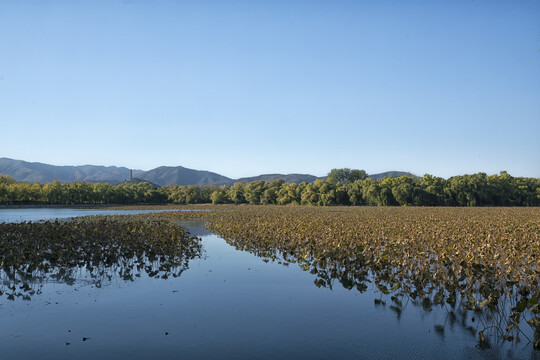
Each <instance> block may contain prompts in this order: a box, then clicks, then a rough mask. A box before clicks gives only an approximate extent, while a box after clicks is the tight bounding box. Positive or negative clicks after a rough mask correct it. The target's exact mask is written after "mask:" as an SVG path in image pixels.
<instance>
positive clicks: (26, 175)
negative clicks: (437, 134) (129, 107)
mask: <svg viewBox="0 0 540 360" xmlns="http://www.w3.org/2000/svg"><path fill="white" fill-rule="evenodd" d="M129 170H130V169H129V168H127V167H118V166H102V165H50V164H45V163H41V162H28V161H24V160H15V159H10V158H6V157H1V158H0V174H6V175H9V176H11V177H12V178H14V179H15V180H16V181H19V182H32V183H33V182H36V181H37V182H38V183H41V184H43V183H50V182H52V181H54V180H58V181H60V182H63V183H64V182H66V183H71V182H74V181H85V182H92V183H95V182H106V183H109V184H111V185H117V184H120V183H123V182H125V181H126V180H129ZM401 175H410V176H414V175H412V174H411V173H408V172H403V171H388V172H384V173H380V174H373V175H370V177H371V178H373V179H380V178H383V177H386V176H401ZM133 177H134V178H137V179H138V180H145V181H148V182H150V183H152V184H156V185H160V186H164V185H198V186H204V185H232V184H234V183H235V182H252V181H257V180H264V181H267V182H269V181H273V180H277V179H283V180H285V182H286V183H292V182H294V183H301V182H303V181H306V182H313V181H315V180H317V179H322V180H324V179H326V176H324V177H317V176H315V175H310V174H296V173H294V174H261V175H258V176H251V177H243V178H239V179H231V178H229V177H226V176H224V175H220V174H218V173H215V172H211V171H206V170H194V169H189V168H186V167H183V166H159V167H157V168H155V169H151V170H148V171H143V170H135V169H134V170H133Z"/></svg>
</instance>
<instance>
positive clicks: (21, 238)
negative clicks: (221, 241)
mask: <svg viewBox="0 0 540 360" xmlns="http://www.w3.org/2000/svg"><path fill="white" fill-rule="evenodd" d="M201 252H202V245H201V244H200V239H199V238H197V237H194V236H190V234H189V233H188V232H186V231H185V230H184V229H183V228H182V227H180V226H178V225H175V224H173V223H171V222H169V221H159V220H157V221H156V220H154V221H144V220H140V218H139V220H136V219H134V218H130V217H126V216H107V217H89V218H77V219H75V220H72V221H54V222H51V221H46V222H39V223H30V222H29V223H17V224H4V223H1V224H0V265H1V266H0V280H1V281H2V283H1V284H0V296H1V295H5V296H6V297H7V298H8V299H10V300H14V299H15V298H16V297H20V298H22V299H24V300H30V297H31V296H32V295H34V294H36V293H39V292H40V290H41V287H42V284H43V283H44V282H51V281H57V282H62V283H66V284H68V285H73V284H75V283H79V282H80V283H85V282H86V283H91V284H94V285H95V286H96V287H101V286H102V285H103V284H106V283H108V282H111V281H116V280H122V281H134V280H135V279H136V278H137V277H140V276H141V275H144V274H146V275H147V276H149V277H153V278H162V279H166V278H168V277H170V276H172V277H178V276H180V275H181V274H182V272H183V271H184V270H186V269H187V268H188V263H189V260H191V259H193V258H195V257H198V256H200V255H201Z"/></svg>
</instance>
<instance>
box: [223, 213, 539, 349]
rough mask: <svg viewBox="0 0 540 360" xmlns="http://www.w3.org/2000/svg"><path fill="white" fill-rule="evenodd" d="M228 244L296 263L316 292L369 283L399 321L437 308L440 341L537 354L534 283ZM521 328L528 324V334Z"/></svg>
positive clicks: (358, 255) (355, 256) (285, 247)
mask: <svg viewBox="0 0 540 360" xmlns="http://www.w3.org/2000/svg"><path fill="white" fill-rule="evenodd" d="M215 224H216V223H214V225H213V226H216V225H215ZM244 226H245V225H244ZM226 241H227V242H228V243H229V244H230V245H232V246H234V247H235V248H236V249H238V250H243V251H248V252H251V253H253V254H255V255H256V256H258V257H261V258H263V261H265V262H269V261H277V262H278V263H280V264H283V265H285V266H288V265H289V264H290V263H297V264H298V265H299V266H300V267H301V268H302V269H303V270H304V271H309V272H310V273H311V274H313V275H315V277H316V279H315V280H314V283H315V285H316V286H317V287H328V288H330V289H332V287H333V286H334V285H335V283H336V281H337V282H338V283H339V284H340V285H341V286H343V287H344V288H345V289H348V290H351V289H356V290H358V291H360V292H365V291H366V290H367V289H368V286H369V284H370V283H371V284H374V285H375V287H376V288H377V290H378V291H379V293H380V294H381V297H380V298H378V299H375V305H376V306H387V303H388V308H389V309H390V310H392V311H393V312H394V313H395V314H396V316H397V318H398V319H400V317H401V315H402V312H403V311H404V309H405V308H406V307H407V306H408V304H412V305H414V306H418V307H422V309H423V310H425V311H427V312H430V311H432V310H433V308H435V307H441V308H444V309H445V310H446V313H447V316H446V321H445V323H444V324H442V325H441V324H439V325H436V326H435V328H434V330H435V333H436V334H438V335H440V336H443V335H444V329H445V326H451V327H452V326H461V327H462V328H463V329H465V330H466V332H468V333H470V334H471V336H473V337H475V338H477V339H478V342H479V347H483V348H487V347H489V346H490V339H491V340H492V341H495V342H497V341H510V342H515V343H518V342H520V341H526V342H531V343H532V344H533V347H534V348H535V349H539V340H540V318H539V317H538V314H539V312H540V311H539V310H540V309H539V304H538V298H539V295H540V294H539V292H538V286H537V284H536V283H533V286H525V285H523V286H520V284H519V283H517V282H516V283H511V282H508V283H507V284H505V285H506V286H507V288H504V289H503V288H501V287H500V286H497V281H496V278H495V275H494V273H492V272H490V271H483V270H484V267H483V266H482V265H478V264H474V265H471V266H470V267H471V271H470V272H465V271H462V273H460V274H457V275H456V276H455V277H453V278H452V277H451V278H449V279H441V278H437V277H435V276H434V273H433V272H431V271H430V270H429V269H427V270H425V271H424V272H423V273H415V272H414V271H404V270H402V269H399V268H396V267H395V266H393V265H392V264H390V263H389V262H388V261H386V260H385V255H384V254H387V252H383V253H382V254H383V255H382V258H376V257H373V256H370V255H369V254H367V253H365V252H364V251H363V250H364V249H351V248H347V247H342V248H339V249H338V248H334V249H324V248H322V247H321V248H316V247H313V246H312V245H309V246H307V245H306V246H304V247H300V246H295V245H294V244H292V243H290V242H289V243H287V242H275V243H271V242H269V241H258V240H255V239H253V238H251V239H250V240H247V239H236V238H234V239H233V238H229V237H226ZM321 254H324V255H321ZM464 267H467V265H464ZM424 269H425V268H424ZM447 270H448V269H447ZM471 274H472V280H471ZM523 323H527V324H525V329H524V328H523V326H522V325H523ZM529 326H530V327H529ZM527 328H528V329H527ZM531 329H532V331H529V330H531Z"/></svg>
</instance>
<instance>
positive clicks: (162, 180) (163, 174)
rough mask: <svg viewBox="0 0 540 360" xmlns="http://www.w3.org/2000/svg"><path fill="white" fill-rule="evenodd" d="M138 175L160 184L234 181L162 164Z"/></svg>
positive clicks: (207, 183)
mask: <svg viewBox="0 0 540 360" xmlns="http://www.w3.org/2000/svg"><path fill="white" fill-rule="evenodd" d="M138 177H139V178H140V179H142V180H148V181H150V182H153V183H156V184H158V185H199V186H201V185H228V184H231V183H232V182H234V180H233V179H230V178H228V177H226V176H223V175H219V174H216V173H213V172H210V171H204V170H193V169H188V168H185V167H182V166H174V167H172V166H160V167H158V168H155V169H152V170H150V171H145V172H143V173H142V174H139V175H138Z"/></svg>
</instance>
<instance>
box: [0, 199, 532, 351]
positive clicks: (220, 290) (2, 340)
mask: <svg viewBox="0 0 540 360" xmlns="http://www.w3.org/2000/svg"><path fill="white" fill-rule="evenodd" d="M141 212H142V211H132V212H125V211H115V212H114V213H123V214H129V213H141ZM106 213H107V212H104V211H102V210H95V209H90V210H83V209H40V208H34V209H0V222H13V221H25V220H26V221H28V220H32V221H35V220H39V219H51V218H66V217H70V216H81V215H95V214H106ZM109 213H111V212H109ZM183 225H184V226H185V227H187V228H188V229H189V231H190V232H191V233H192V234H193V235H196V236H199V237H201V238H202V245H203V254H202V256H201V257H200V258H195V259H191V260H190V261H189V266H188V269H187V270H185V271H184V272H183V273H182V275H181V276H180V277H177V278H172V277H170V278H168V279H159V278H157V279H156V278H149V277H148V276H145V275H143V276H141V277H140V278H136V279H135V281H124V280H122V279H121V278H113V279H112V280H111V281H108V282H105V283H103V284H101V286H100V287H97V286H96V284H95V283H93V282H91V281H76V282H75V283H72V284H66V283H62V282H58V281H48V282H46V283H44V284H41V285H40V286H41V290H40V293H39V294H36V295H34V296H33V297H32V298H31V300H22V299H21V298H16V299H15V300H9V299H7V298H6V296H5V295H4V296H1V295H0V358H2V359H68V358H69V359H97V358H100V359H119V358H130V359H148V358H155V359H356V358H358V359H462V358H463V359H468V358H469V359H499V358H502V359H523V358H524V359H540V356H539V354H538V351H533V350H532V345H531V344H530V343H529V344H527V343H526V342H522V343H521V344H517V345H502V346H500V345H495V346H493V347H491V348H489V349H481V348H479V347H478V344H477V340H476V339H475V338H474V337H473V336H472V335H471V333H470V329H469V330H467V327H469V328H470V327H471V326H475V324H474V322H472V321H471V319H470V317H469V318H463V319H459V318H458V319H457V320H456V319H455V318H453V317H450V316H449V312H448V309H445V308H444V307H443V308H439V307H437V308H434V309H433V311H430V312H426V311H424V310H423V309H422V307H419V306H414V305H412V304H409V305H406V306H405V309H404V311H402V312H400V313H397V312H396V311H394V310H392V309H391V308H390V306H389V305H391V302H390V301H389V300H390V299H386V305H382V304H378V305H377V304H375V299H381V295H380V293H378V292H377V291H376V289H375V287H373V288H369V289H368V290H367V291H366V292H363V293H360V292H358V291H357V290H355V289H353V290H346V289H344V288H343V287H341V286H340V284H339V282H337V281H336V284H335V286H333V288H332V290H330V289H328V288H318V287H316V286H315V285H314V279H315V278H314V275H312V274H310V273H309V272H307V271H303V270H302V269H301V268H300V267H299V266H298V265H296V264H290V265H288V266H284V265H283V264H280V263H279V262H277V261H276V262H272V261H270V262H264V261H263V259H261V258H259V257H257V256H255V255H253V254H251V253H248V252H243V251H238V250H236V249H235V248H234V247H232V246H230V245H228V244H227V243H226V242H225V240H223V239H222V238H220V237H218V236H216V235H214V234H212V233H210V232H209V231H208V230H206V229H205V227H204V223H202V222H185V223H183ZM0 286H2V285H1V284H0ZM382 299H383V300H385V298H384V297H383V298H382Z"/></svg>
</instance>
